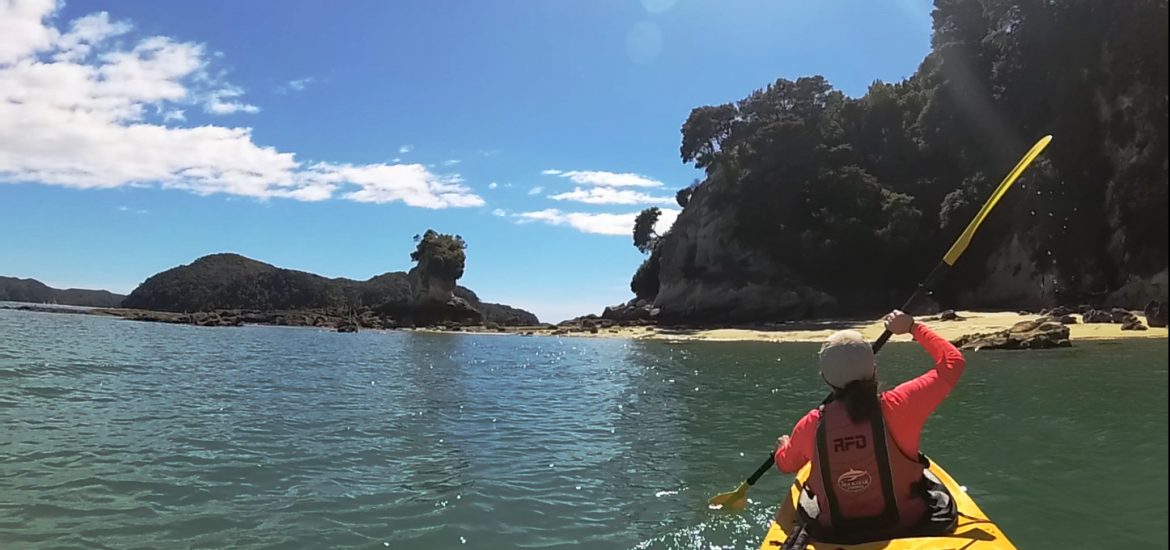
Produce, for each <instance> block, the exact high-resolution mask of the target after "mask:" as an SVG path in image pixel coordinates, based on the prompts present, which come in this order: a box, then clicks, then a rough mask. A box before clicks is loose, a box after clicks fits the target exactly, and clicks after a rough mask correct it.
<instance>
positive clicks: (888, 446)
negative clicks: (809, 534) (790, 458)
mask: <svg viewBox="0 0 1170 550" xmlns="http://www.w3.org/2000/svg"><path fill="white" fill-rule="evenodd" d="M924 468H925V466H924V462H923V461H921V460H920V459H918V458H911V457H908V456H906V455H905V454H904V453H903V452H902V451H901V449H899V448H898V446H897V444H895V442H894V440H893V438H892V437H890V433H889V431H888V430H886V425H885V420H884V419H883V418H882V414H881V412H880V409H879V411H878V414H875V415H873V419H872V420H869V421H865V422H861V423H854V422H853V420H852V419H851V418H850V417H849V413H848V412H847V411H846V409H845V404H844V403H843V402H839V401H830V402H828V403H825V404H824V405H822V406H821V419H820V425H819V426H818V427H817V445H816V449H815V450H814V451H813V456H812V473H811V474H810V475H809V477H808V482H807V484H806V487H805V488H806V489H807V490H808V491H809V492H811V493H812V495H814V496H816V497H818V498H817V501H818V503H817V505H818V508H819V513H818V514H817V516H816V518H815V520H814V521H815V522H816V524H817V525H816V527H817V529H816V530H817V531H820V532H831V533H837V534H842V533H846V534H850V533H851V534H854V535H856V536H860V537H863V538H864V537H865V535H866V534H872V533H880V532H895V533H896V532H906V531H909V530H911V529H913V528H914V527H915V526H917V525H919V524H921V523H922V521H923V520H924V518H925V517H926V516H927V513H928V512H927V508H928V505H927V502H926V498H925V497H926V491H925V489H924V487H925V485H924V481H923V469H924ZM850 538H851V537H850Z"/></svg>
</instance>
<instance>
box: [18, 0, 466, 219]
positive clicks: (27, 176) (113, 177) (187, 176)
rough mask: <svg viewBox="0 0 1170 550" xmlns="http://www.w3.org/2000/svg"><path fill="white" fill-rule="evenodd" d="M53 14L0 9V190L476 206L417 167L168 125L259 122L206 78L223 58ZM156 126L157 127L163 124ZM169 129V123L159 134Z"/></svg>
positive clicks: (46, 9) (452, 182)
mask: <svg viewBox="0 0 1170 550" xmlns="http://www.w3.org/2000/svg"><path fill="white" fill-rule="evenodd" d="M54 13H55V5H54V4H53V3H52V2H45V1H43V0H0V37H3V38H0V121H3V123H0V183H3V182H18V183H38V184H45V185H60V186H65V187H72V188H117V187H125V186H139V187H143V186H157V187H160V188H166V189H184V190H187V191H190V192H193V193H197V194H200V195H210V194H217V193H220V194H226V195H229V196H242V197H253V198H258V199H268V198H273V197H279V198H290V199H295V200H302V201H318V200H325V199H329V198H333V197H334V196H335V195H339V196H341V197H342V198H347V199H350V200H355V201H362V202H391V201H401V202H403V203H405V204H407V205H411V206H419V207H423V208H444V207H455V206H478V205H482V204H483V199H481V198H480V197H478V196H476V195H475V194H474V193H472V192H471V191H470V189H468V188H467V187H465V186H463V185H462V184H461V180H460V178H459V176H458V175H437V174H434V173H431V172H430V171H428V170H426V168H424V167H422V166H420V165H417V164H415V165H405V166H386V165H383V164H371V165H350V164H334V163H328V162H319V163H314V164H311V165H309V164H306V163H303V162H300V161H298V160H297V159H296V156H295V154H293V153H291V152H283V151H278V150H277V149H275V148H273V147H268V146H263V145H260V144H257V143H255V142H254V141H253V140H252V130H251V129H250V128H231V127H225V126H216V125H204V126H198V127H176V126H173V125H172V126H167V125H164V124H162V123H176V122H182V121H183V120H184V118H185V117H184V114H183V109H182V107H184V106H190V105H200V106H202V107H203V108H204V109H205V110H207V111H208V112H210V113H213V114H227V113H238V112H255V111H256V110H257V108H256V107H255V106H253V105H250V104H248V103H245V102H243V101H242V94H243V90H242V89H241V88H239V87H237V86H234V85H231V84H230V83H227V82H223V81H222V80H221V79H220V78H218V77H214V76H212V73H211V72H210V71H209V65H210V64H211V60H212V59H214V57H215V56H214V55H213V54H212V55H209V54H207V53H206V50H205V48H204V47H203V46H202V45H199V44H193V43H186V42H177V41H174V40H172V39H170V38H167V37H163V36H153V37H147V38H144V39H141V40H137V41H133V40H125V41H124V42H122V41H120V42H119V43H118V44H112V43H111V41H110V40H109V39H110V38H111V37H114V36H118V35H123V34H126V33H127V32H129V30H130V25H129V24H127V23H119V22H110V21H109V17H108V16H107V15H106V14H104V13H99V14H94V15H87V16H85V17H82V18H80V19H77V20H75V21H74V22H73V24H72V25H71V26H70V27H69V29H70V30H69V31H68V32H64V33H62V32H61V31H59V30H58V29H57V28H56V27H55V26H53V22H54V20H53V19H52V16H53V14H54ZM155 117H157V118H155ZM160 122H161V123H160Z"/></svg>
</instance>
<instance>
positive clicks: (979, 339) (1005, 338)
mask: <svg viewBox="0 0 1170 550" xmlns="http://www.w3.org/2000/svg"><path fill="white" fill-rule="evenodd" d="M1069 333H1070V331H1069V328H1068V326H1066V325H1065V324H1064V323H1062V322H1060V320H1058V319H1053V318H1052V317H1041V318H1039V319H1034V320H1031V321H1020V322H1019V323H1016V324H1015V325H1013V326H1012V327H1011V328H1009V329H1007V330H1001V331H997V332H990V333H982V334H970V335H966V336H961V337H959V338H957V339H955V340H953V341H952V342H951V343H952V344H954V345H955V347H958V348H959V349H962V350H973V351H978V350H983V349H1049V348H1067V347H1070V346H1072V342H1071V341H1070V340H1069Z"/></svg>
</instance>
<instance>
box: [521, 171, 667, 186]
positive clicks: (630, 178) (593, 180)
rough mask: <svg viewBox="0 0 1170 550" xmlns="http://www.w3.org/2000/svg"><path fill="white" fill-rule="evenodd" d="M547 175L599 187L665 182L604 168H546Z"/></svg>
mask: <svg viewBox="0 0 1170 550" xmlns="http://www.w3.org/2000/svg"><path fill="white" fill-rule="evenodd" d="M541 174H544V175H546V176H560V177H562V178H569V179H570V180H572V181H573V183H576V184H580V185H596V186H599V187H662V186H664V185H665V184H664V183H662V182H660V181H658V180H656V179H652V178H648V177H646V176H643V175H641V174H634V173H632V172H625V173H618V172H605V171H602V170H570V171H567V172H565V171H561V170H544V171H542V172H541Z"/></svg>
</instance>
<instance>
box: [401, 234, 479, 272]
mask: <svg viewBox="0 0 1170 550" xmlns="http://www.w3.org/2000/svg"><path fill="white" fill-rule="evenodd" d="M414 241H415V242H416V243H417V244H416V245H415V248H414V251H413V252H411V253H410V259H411V260H412V261H415V262H417V263H418V267H419V269H421V270H423V271H425V272H427V273H429V274H431V275H434V276H437V277H441V278H444V279H450V280H452V281H455V280H458V279H459V278H460V277H462V276H463V269H464V267H465V264H466V262H467V254H466V252H465V251H466V249H467V243H466V242H464V240H463V237H461V236H459V235H448V234H444V233H438V232H436V231H435V230H433V229H428V230H427V231H426V233H424V234H423V235H422V236H421V237H420V236H418V235H415V236H414Z"/></svg>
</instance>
